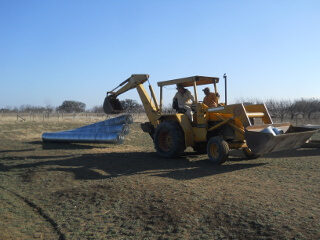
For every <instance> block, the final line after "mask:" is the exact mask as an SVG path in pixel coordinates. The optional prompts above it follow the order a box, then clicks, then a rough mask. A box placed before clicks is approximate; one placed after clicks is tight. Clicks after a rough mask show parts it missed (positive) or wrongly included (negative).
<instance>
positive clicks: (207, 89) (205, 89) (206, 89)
mask: <svg viewBox="0 0 320 240" xmlns="http://www.w3.org/2000/svg"><path fill="white" fill-rule="evenodd" d="M202 91H209V92H210V88H208V87H206V88H204V89H202Z"/></svg>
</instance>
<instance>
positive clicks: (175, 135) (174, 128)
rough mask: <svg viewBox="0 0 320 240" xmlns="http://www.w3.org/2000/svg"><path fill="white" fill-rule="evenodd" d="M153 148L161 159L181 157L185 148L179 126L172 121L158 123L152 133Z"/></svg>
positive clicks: (182, 133)
mask: <svg viewBox="0 0 320 240" xmlns="http://www.w3.org/2000/svg"><path fill="white" fill-rule="evenodd" d="M154 147H155V149H156V150H157V153H158V154H159V155H160V156H161V157H166V158H173V157H177V156H179V155H181V154H182V153H183V151H184V150H185V149H186V146H185V140H184V132H183V130H182V128H181V126H180V124H179V123H177V122H173V121H166V122H162V123H160V124H159V126H158V127H157V128H156V130H155V133H154Z"/></svg>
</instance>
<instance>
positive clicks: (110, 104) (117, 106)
mask: <svg viewBox="0 0 320 240" xmlns="http://www.w3.org/2000/svg"><path fill="white" fill-rule="evenodd" d="M103 111H104V112H105V113H106V114H117V113H122V112H123V108H122V105H121V103H120V101H119V99H117V98H116V97H114V96H112V95H110V96H107V97H106V98H105V99H104V102H103Z"/></svg>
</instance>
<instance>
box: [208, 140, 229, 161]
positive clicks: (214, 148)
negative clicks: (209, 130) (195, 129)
mask: <svg viewBox="0 0 320 240" xmlns="http://www.w3.org/2000/svg"><path fill="white" fill-rule="evenodd" d="M207 153H208V157H209V160H210V161H211V162H212V163H213V164H215V165H221V164H223V163H225V162H226V161H227V160H228V157H229V145H228V143H227V142H226V141H224V139H223V138H221V137H212V138H210V139H209V141H208V143H207Z"/></svg>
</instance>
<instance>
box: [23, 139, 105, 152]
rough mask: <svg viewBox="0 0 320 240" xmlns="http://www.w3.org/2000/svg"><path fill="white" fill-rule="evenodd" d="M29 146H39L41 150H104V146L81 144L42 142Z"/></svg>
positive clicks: (34, 142) (35, 142)
mask: <svg viewBox="0 0 320 240" xmlns="http://www.w3.org/2000/svg"><path fill="white" fill-rule="evenodd" d="M28 143H29V144H34V145H41V147H42V149H43V150H74V149H93V148H106V146H105V144H104V145H102V144H95V145H89V144H83V143H79V144H78V143H53V142H42V141H33V142H28Z"/></svg>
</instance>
